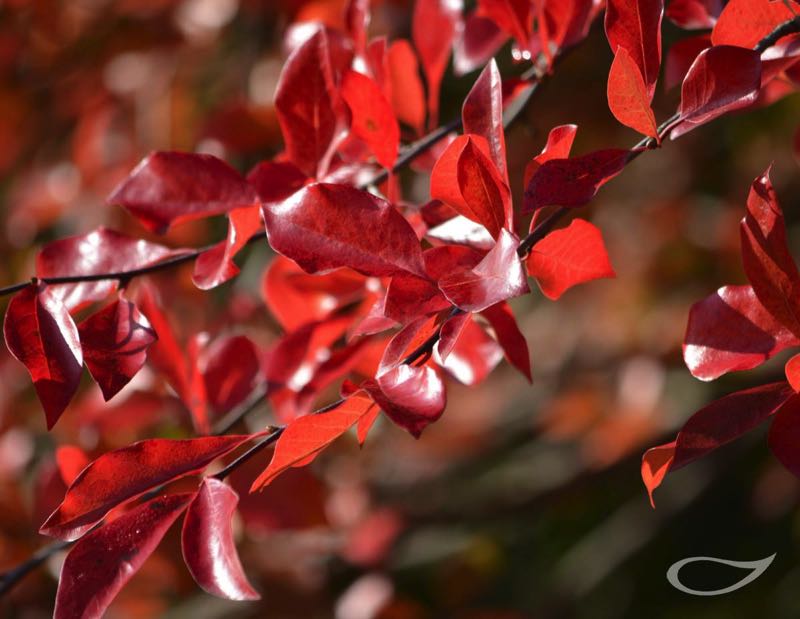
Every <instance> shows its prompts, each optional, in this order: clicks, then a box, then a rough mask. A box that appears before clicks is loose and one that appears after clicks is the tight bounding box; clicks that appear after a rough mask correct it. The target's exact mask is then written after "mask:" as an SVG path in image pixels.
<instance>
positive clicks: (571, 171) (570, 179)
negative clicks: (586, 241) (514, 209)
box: [523, 148, 637, 213]
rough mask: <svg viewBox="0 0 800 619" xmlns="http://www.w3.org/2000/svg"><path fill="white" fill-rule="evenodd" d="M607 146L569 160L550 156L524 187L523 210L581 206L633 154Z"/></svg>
mask: <svg viewBox="0 0 800 619" xmlns="http://www.w3.org/2000/svg"><path fill="white" fill-rule="evenodd" d="M636 152H637V151H635V150H624V149H621V148H609V149H606V150H598V151H595V152H593V153H589V154H587V155H582V156H580V157H573V158H572V159H551V160H549V161H546V162H545V163H543V164H542V165H541V166H540V167H539V169H537V170H536V172H534V174H533V176H532V177H531V179H530V181H529V182H528V185H527V186H526V188H525V202H524V205H523V213H530V212H533V211H535V210H537V209H540V208H542V207H545V206H552V205H554V204H558V205H561V206H569V207H578V206H583V205H584V204H586V203H587V202H589V201H590V200H591V199H592V198H594V196H595V194H597V190H598V189H600V187H602V186H603V185H605V184H606V183H607V182H608V181H610V180H611V179H612V178H614V177H615V176H616V175H617V174H619V173H620V172H622V170H623V169H624V168H625V166H626V165H627V163H628V161H630V160H631V159H632V158H633V157H634V156H635V154H636Z"/></svg>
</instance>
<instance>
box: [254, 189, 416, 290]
mask: <svg viewBox="0 0 800 619" xmlns="http://www.w3.org/2000/svg"><path fill="white" fill-rule="evenodd" d="M264 220H265V221H266V223H267V235H268V236H269V242H270V245H271V246H272V247H273V249H275V251H277V252H280V253H282V254H283V255H285V256H287V257H288V258H291V259H292V260H294V261H295V262H297V264H299V265H300V266H301V267H302V268H303V269H304V270H305V271H307V272H308V273H316V272H317V271H325V270H329V269H335V268H338V267H350V268H352V269H355V270H356V271H359V272H360V273H364V274H365V275H375V276H378V277H382V276H385V275H394V274H395V273H398V272H402V271H407V272H409V273H415V274H417V275H420V276H424V269H423V267H422V250H421V249H420V246H419V241H418V240H417V235H416V234H415V233H414V230H413V228H411V226H410V225H409V224H408V222H407V221H406V220H405V219H404V218H403V216H402V215H401V214H400V213H399V212H398V211H397V210H396V209H395V208H394V207H393V206H392V205H391V204H389V203H388V202H386V201H385V200H382V199H381V198H378V197H376V196H374V195H372V194H371V193H368V192H366V191H361V190H359V189H355V188H354V187H350V186H348V185H335V184H326V183H317V184H314V185H308V186H307V187H304V188H303V189H301V190H300V191H298V192H297V193H295V194H294V195H292V197H291V198H289V199H288V200H285V201H284V202H282V203H280V204H265V205H264Z"/></svg>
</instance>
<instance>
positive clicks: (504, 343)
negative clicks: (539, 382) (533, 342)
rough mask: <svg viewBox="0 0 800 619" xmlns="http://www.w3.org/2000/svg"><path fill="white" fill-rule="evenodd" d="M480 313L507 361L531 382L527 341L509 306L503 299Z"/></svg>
mask: <svg viewBox="0 0 800 619" xmlns="http://www.w3.org/2000/svg"><path fill="white" fill-rule="evenodd" d="M481 314H482V315H483V317H484V318H486V320H488V321H489V324H490V325H491V326H492V329H493V330H494V335H495V337H496V338H497V342H498V343H499V344H500V346H501V347H502V349H503V352H504V353H505V356H506V359H508V362H509V363H510V364H511V365H513V366H514V367H515V368H517V369H518V370H519V371H520V372H522V375H523V376H525V377H526V378H527V379H528V382H533V376H532V374H531V354H530V352H529V351H528V342H527V341H525V336H524V335H523V334H522V332H521V331H520V330H519V326H518V325H517V321H516V319H515V318H514V314H513V312H512V311H511V306H510V305H509V304H508V303H506V302H505V301H503V302H501V303H497V304H496V305H492V306H490V307H487V308H486V309H485V310H483V311H482V312H481Z"/></svg>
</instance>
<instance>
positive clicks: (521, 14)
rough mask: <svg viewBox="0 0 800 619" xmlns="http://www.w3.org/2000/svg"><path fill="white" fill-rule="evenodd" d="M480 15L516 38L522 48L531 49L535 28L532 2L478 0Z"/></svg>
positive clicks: (528, 0) (524, 0)
mask: <svg viewBox="0 0 800 619" xmlns="http://www.w3.org/2000/svg"><path fill="white" fill-rule="evenodd" d="M478 15H480V16H482V17H487V18H489V19H491V20H492V21H493V22H494V23H496V24H497V25H498V26H500V28H502V29H503V30H505V31H506V32H507V33H508V34H510V35H511V36H512V37H514V38H515V39H516V40H517V44H518V45H519V46H520V48H522V49H524V50H527V49H530V45H531V31H532V28H533V3H532V2H531V1H530V0H478Z"/></svg>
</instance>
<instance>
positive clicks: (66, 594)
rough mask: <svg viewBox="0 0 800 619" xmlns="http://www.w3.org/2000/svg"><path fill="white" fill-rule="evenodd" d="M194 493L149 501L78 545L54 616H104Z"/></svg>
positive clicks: (66, 565)
mask: <svg viewBox="0 0 800 619" xmlns="http://www.w3.org/2000/svg"><path fill="white" fill-rule="evenodd" d="M193 496H194V493H185V494H172V495H169V496H163V497H157V498H155V499H151V500H150V501H147V502H146V503H143V504H142V505H139V506H138V507H136V508H134V509H132V510H131V511H129V512H128V513H126V514H123V515H122V516H120V517H119V518H117V519H116V520H114V521H113V522H111V523H109V524H107V525H104V526H102V527H100V528H99V529H97V530H96V531H92V532H91V533H89V534H88V535H87V536H86V537H84V538H83V539H81V540H80V541H79V542H78V543H77V544H75V546H74V547H73V548H72V550H71V551H70V552H69V554H68V555H67V558H66V560H65V561H64V565H63V567H62V568H61V577H60V578H59V581H58V592H57V593H56V607H55V611H54V612H53V617H54V618H55V619H75V618H78V617H79V618H80V619H95V618H97V619H99V618H100V617H102V616H103V614H104V613H105V610H106V608H107V607H108V605H109V604H110V603H111V601H112V600H113V599H114V597H115V596H116V595H117V593H119V591H120V589H122V587H124V586H125V584H126V583H127V582H128V581H129V580H130V579H131V578H132V577H133V575H134V574H136V572H137V571H138V570H139V568H140V567H142V564H143V563H144V562H145V561H146V560H147V557H149V556H150V555H151V554H152V553H153V551H154V550H155V549H156V547H157V546H158V544H159V542H160V541H161V539H162V538H163V537H164V534H165V533H166V532H167V529H169V527H170V526H171V525H172V523H173V522H175V520H176V519H177V518H178V516H179V515H180V514H181V512H182V511H183V510H184V509H185V508H186V506H187V505H188V504H189V501H191V500H192V497H193Z"/></svg>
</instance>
